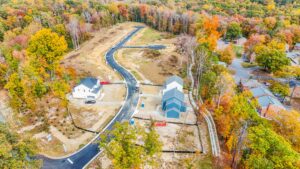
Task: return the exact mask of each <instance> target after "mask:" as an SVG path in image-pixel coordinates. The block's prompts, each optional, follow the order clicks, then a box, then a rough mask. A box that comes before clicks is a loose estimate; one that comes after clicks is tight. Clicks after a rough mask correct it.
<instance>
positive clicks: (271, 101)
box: [257, 96, 284, 109]
mask: <svg viewBox="0 0 300 169" xmlns="http://www.w3.org/2000/svg"><path fill="white" fill-rule="evenodd" d="M257 100H258V103H259V105H260V106H261V107H267V106H269V105H275V106H277V107H281V108H283V109H284V106H283V105H282V104H281V103H280V101H278V100H277V99H276V98H274V97H272V96H262V97H259V98H258V99H257Z"/></svg>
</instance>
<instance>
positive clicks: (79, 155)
mask: <svg viewBox="0 0 300 169" xmlns="http://www.w3.org/2000/svg"><path fill="white" fill-rule="evenodd" d="M141 28H142V27H136V29H134V31H132V32H131V33H130V34H128V35H127V36H126V37H125V38H124V39H123V40H121V41H120V42H119V43H118V44H116V45H115V46H114V47H113V48H111V49H110V50H109V51H108V52H107V53H106V55H105V58H106V61H107V63H108V64H109V65H110V66H111V67H112V68H113V69H114V70H116V71H117V72H119V73H120V74H121V75H122V77H123V78H124V79H125V81H126V84H127V97H126V100H125V103H124V105H123V107H122V108H121V110H120V112H119V113H118V114H117V115H116V117H115V118H114V119H113V120H112V121H111V123H110V124H109V125H108V126H107V128H106V130H111V129H112V126H113V125H114V124H115V123H116V122H119V121H123V120H129V119H130V118H131V117H132V115H133V113H134V111H135V108H136V106H137V103H138V99H139V94H138V91H136V85H137V81H136V79H135V77H134V76H133V75H132V74H131V73H130V72H128V71H127V70H126V69H125V68H123V67H122V66H121V65H119V64H118V63H117V62H116V61H115V60H114V53H115V52H116V51H117V50H118V49H119V48H121V47H122V46H123V45H124V44H125V43H126V42H127V41H128V40H129V39H130V38H131V37H132V36H133V35H134V34H136V33H137V32H138V31H139V30H140V29H141ZM98 139H99V137H97V140H98ZM97 140H96V141H97ZM96 141H93V142H92V143H90V144H88V145H87V146H85V147H84V148H82V149H81V150H80V151H78V152H76V153H75V154H73V155H71V156H69V157H65V158H61V159H50V158H47V157H44V156H39V158H40V159H43V161H44V162H43V168H44V169H81V168H83V167H84V166H85V165H86V164H88V163H89V162H90V161H91V160H92V159H93V158H94V157H95V156H96V155H97V154H98V153H99V152H100V150H99V148H98V144H97V143H96ZM50 148H51V147H49V149H50Z"/></svg>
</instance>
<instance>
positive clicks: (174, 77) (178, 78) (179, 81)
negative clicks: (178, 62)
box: [165, 75, 183, 86]
mask: <svg viewBox="0 0 300 169" xmlns="http://www.w3.org/2000/svg"><path fill="white" fill-rule="evenodd" d="M174 81H175V82H177V83H178V84H180V85H181V86H183V80H182V79H181V77H179V76H176V75H174V76H171V77H169V78H168V79H167V80H166V82H165V85H168V84H170V83H172V82H174Z"/></svg>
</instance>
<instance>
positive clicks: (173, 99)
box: [166, 98, 182, 106]
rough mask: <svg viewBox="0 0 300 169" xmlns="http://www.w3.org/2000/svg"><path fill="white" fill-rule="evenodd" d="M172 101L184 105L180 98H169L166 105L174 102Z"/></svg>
mask: <svg viewBox="0 0 300 169" xmlns="http://www.w3.org/2000/svg"><path fill="white" fill-rule="evenodd" d="M172 103H175V104H177V105H179V106H181V105H182V102H181V101H180V100H178V99H176V98H172V99H169V100H167V101H166V106H167V105H169V104H172Z"/></svg>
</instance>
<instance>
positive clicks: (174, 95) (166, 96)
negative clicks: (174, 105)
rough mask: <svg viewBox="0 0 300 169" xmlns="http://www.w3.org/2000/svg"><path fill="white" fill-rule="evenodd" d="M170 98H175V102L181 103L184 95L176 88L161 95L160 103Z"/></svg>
mask: <svg viewBox="0 0 300 169" xmlns="http://www.w3.org/2000/svg"><path fill="white" fill-rule="evenodd" d="M171 98H176V99H177V100H179V101H181V102H183V101H184V94H183V93H182V92H180V91H179V90H178V89H177V88H174V89H171V90H169V91H167V92H165V94H164V95H163V98H162V101H163V102H164V101H167V100H169V99H171Z"/></svg>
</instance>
